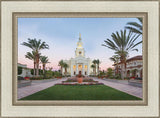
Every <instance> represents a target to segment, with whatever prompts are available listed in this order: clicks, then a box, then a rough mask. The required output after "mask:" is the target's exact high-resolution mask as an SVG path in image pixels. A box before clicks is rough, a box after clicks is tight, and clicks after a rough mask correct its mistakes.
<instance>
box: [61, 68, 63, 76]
mask: <svg viewBox="0 0 160 118" xmlns="http://www.w3.org/2000/svg"><path fill="white" fill-rule="evenodd" d="M62 69H63V68H62V66H61V74H62V75H63V72H62Z"/></svg>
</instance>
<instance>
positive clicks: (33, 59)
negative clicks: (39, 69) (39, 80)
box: [25, 51, 36, 75]
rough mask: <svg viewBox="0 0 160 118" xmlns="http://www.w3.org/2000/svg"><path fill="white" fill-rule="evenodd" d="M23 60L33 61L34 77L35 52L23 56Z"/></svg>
mask: <svg viewBox="0 0 160 118" xmlns="http://www.w3.org/2000/svg"><path fill="white" fill-rule="evenodd" d="M25 58H28V59H30V60H32V61H33V65H34V67H33V75H35V67H36V55H35V52H34V51H32V52H27V54H26V55H25Z"/></svg>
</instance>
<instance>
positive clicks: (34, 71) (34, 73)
mask: <svg viewBox="0 0 160 118" xmlns="http://www.w3.org/2000/svg"><path fill="white" fill-rule="evenodd" d="M35 69H36V62H35V61H34V68H33V75H34V76H35V75H36V70H35Z"/></svg>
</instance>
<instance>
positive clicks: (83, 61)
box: [62, 34, 97, 76]
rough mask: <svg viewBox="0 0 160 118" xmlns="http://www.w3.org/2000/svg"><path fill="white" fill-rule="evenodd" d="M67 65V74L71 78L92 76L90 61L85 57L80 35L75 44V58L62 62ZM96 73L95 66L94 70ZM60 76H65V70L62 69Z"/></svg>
mask: <svg viewBox="0 0 160 118" xmlns="http://www.w3.org/2000/svg"><path fill="white" fill-rule="evenodd" d="M63 61H64V62H65V63H67V64H68V68H67V74H68V75H71V76H76V75H78V74H81V75H84V76H89V75H94V72H93V68H91V65H92V64H93V63H92V60H91V59H90V58H86V57H85V50H84V48H83V43H82V39H81V34H79V40H78V42H77V48H76V50H75V58H71V59H70V60H63ZM95 71H97V66H96V68H95ZM62 74H63V75H65V74H66V70H65V68H62Z"/></svg>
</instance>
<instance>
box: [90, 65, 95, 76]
mask: <svg viewBox="0 0 160 118" xmlns="http://www.w3.org/2000/svg"><path fill="white" fill-rule="evenodd" d="M91 68H93V73H94V72H95V68H96V66H95V64H92V65H91ZM95 75H96V72H95Z"/></svg>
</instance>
